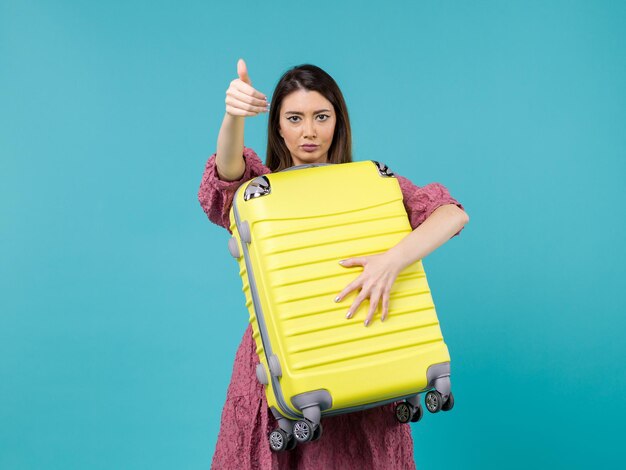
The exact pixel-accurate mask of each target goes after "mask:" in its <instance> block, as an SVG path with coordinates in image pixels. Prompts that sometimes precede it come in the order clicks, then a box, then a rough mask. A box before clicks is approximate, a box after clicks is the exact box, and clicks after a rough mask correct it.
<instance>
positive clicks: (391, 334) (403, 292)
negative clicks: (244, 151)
mask: <svg viewBox="0 0 626 470" xmlns="http://www.w3.org/2000/svg"><path fill="white" fill-rule="evenodd" d="M230 224H231V225H230V228H231V231H232V233H233V237H232V238H231V239H230V240H229V249H230V252H231V254H232V255H233V256H234V257H235V258H236V259H237V260H238V262H239V269H240V274H241V278H242V280H243V291H244V293H245V298H246V305H247V307H248V310H249V312H250V323H252V328H253V335H254V339H255V341H256V346H257V349H256V352H257V354H258V355H259V359H260V364H259V365H258V367H257V378H258V380H259V381H260V382H262V383H263V384H264V385H265V391H266V396H267V402H268V405H269V407H270V409H271V411H272V413H273V414H274V416H275V417H276V419H277V420H278V423H279V428H278V429H276V430H275V431H274V432H272V433H271V434H270V436H269V440H270V446H271V448H272V449H273V450H275V451H281V450H285V449H291V448H293V447H294V446H295V445H296V442H307V441H309V440H314V439H318V438H319V437H320V435H321V431H322V430H321V425H320V424H319V423H320V417H321V416H326V415H332V414H336V413H346V412H352V411H357V410H361V409H364V408H369V407H373V406H380V405H383V404H385V403H390V402H397V401H400V403H399V404H397V405H396V408H395V410H396V418H397V419H398V420H399V421H401V422H408V421H410V420H412V421H417V420H419V419H420V418H421V416H422V407H421V405H420V400H419V394H420V393H422V392H426V391H429V390H430V391H429V392H428V393H427V395H426V407H427V409H429V411H432V412H436V411H439V410H440V409H443V410H448V409H450V408H452V406H453V403H454V402H453V396H452V394H451V392H450V356H449V354H448V348H447V346H446V344H445V343H444V341H443V337H442V334H441V329H440V327H439V321H438V320H437V315H436V313H435V307H434V304H433V299H432V297H431V294H430V289H429V287H428V282H427V280H426V275H425V273H424V269H423V266H422V262H421V261H418V262H416V263H414V264H412V265H411V266H409V267H407V268H406V269H405V270H404V271H403V272H402V273H401V274H400V275H399V276H398V278H397V279H396V282H395V283H394V286H393V289H392V291H391V298H390V303H389V316H388V319H387V320H386V321H385V322H384V323H382V322H380V321H374V322H372V323H371V324H370V326H369V327H367V328H366V327H364V326H363V322H362V321H358V320H355V318H359V317H360V318H361V319H362V318H364V317H365V315H366V313H367V309H368V308H369V305H368V303H367V302H364V303H363V304H361V306H360V307H359V310H358V311H357V312H356V314H355V315H354V317H353V319H352V320H346V318H345V313H346V311H347V306H349V305H350V304H351V303H352V301H353V300H354V297H356V294H357V292H352V293H351V294H350V295H349V296H347V297H346V298H345V300H344V301H342V302H341V303H340V304H337V303H335V302H334V297H335V296H336V295H337V294H338V293H339V292H341V290H343V288H344V287H345V286H346V285H348V284H349V283H350V282H351V281H352V280H354V278H355V277H356V276H357V275H358V271H357V270H356V269H346V268H343V267H342V266H340V265H339V263H338V261H339V260H341V259H345V258H350V257H355V256H363V255H370V254H375V253H381V252H384V251H386V250H388V249H389V248H391V247H392V246H394V245H395V244H397V243H398V242H399V241H400V240H401V239H402V238H403V237H405V236H406V235H407V234H408V233H409V232H410V231H411V226H410V223H409V220H408V217H407V214H406V210H405V208H404V204H403V202H402V191H401V189H400V186H399V184H398V182H397V180H396V178H395V177H394V175H393V173H391V172H390V171H389V169H388V168H387V167H386V166H385V165H382V164H379V163H377V162H372V161H362V162H354V163H344V164H327V165H301V166H299V167H293V168H290V169H288V170H284V171H282V172H278V173H272V174H268V175H264V176H260V177H257V178H255V179H253V180H251V181H250V182H247V183H244V184H243V185H242V186H241V187H240V188H239V189H238V191H237V193H236V194H235V197H234V200H233V206H232V209H231V212H230ZM357 269H358V268H357ZM403 400H404V401H403Z"/></svg>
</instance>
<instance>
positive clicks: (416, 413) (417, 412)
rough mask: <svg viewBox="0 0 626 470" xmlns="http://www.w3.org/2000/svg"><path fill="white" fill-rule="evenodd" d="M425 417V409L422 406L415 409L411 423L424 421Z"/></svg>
mask: <svg viewBox="0 0 626 470" xmlns="http://www.w3.org/2000/svg"><path fill="white" fill-rule="evenodd" d="M423 416H424V408H422V407H421V406H418V407H417V408H415V411H414V413H413V417H412V418H411V422H412V423H417V422H418V421H419V420H420V419H422V417H423Z"/></svg>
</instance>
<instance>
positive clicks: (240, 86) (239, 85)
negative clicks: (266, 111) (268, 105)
mask: <svg viewBox="0 0 626 470" xmlns="http://www.w3.org/2000/svg"><path fill="white" fill-rule="evenodd" d="M230 89H235V90H239V91H241V92H242V93H245V94H246V95H248V96H253V97H254V98H258V99H260V100H265V101H267V96H265V94H263V93H261V92H260V91H258V90H257V89H256V88H253V87H252V86H250V85H249V84H247V83H246V82H244V81H243V80H241V79H240V78H235V79H234V80H233V81H231V82H230V87H229V90H230Z"/></svg>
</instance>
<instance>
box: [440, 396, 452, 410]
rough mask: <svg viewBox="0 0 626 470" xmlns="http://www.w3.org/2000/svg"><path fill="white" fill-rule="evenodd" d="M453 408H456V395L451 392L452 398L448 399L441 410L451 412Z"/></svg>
mask: <svg viewBox="0 0 626 470" xmlns="http://www.w3.org/2000/svg"><path fill="white" fill-rule="evenodd" d="M452 408H454V395H452V392H450V396H448V399H447V400H446V402H445V403H444V404H443V406H442V407H441V410H442V411H450V410H451V409H452Z"/></svg>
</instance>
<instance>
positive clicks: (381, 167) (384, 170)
mask: <svg viewBox="0 0 626 470" xmlns="http://www.w3.org/2000/svg"><path fill="white" fill-rule="evenodd" d="M371 162H372V163H373V164H374V165H376V168H378V172H379V173H380V176H386V177H388V178H394V177H395V174H394V173H393V171H391V170H390V169H389V167H388V166H387V165H385V164H384V163H380V162H377V161H375V160H371ZM328 165H335V163H305V164H303V165H295V166H290V167H289V168H285V169H284V170H280V171H279V172H278V173H281V172H284V171H292V170H302V169H304V168H313V167H316V166H328Z"/></svg>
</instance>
